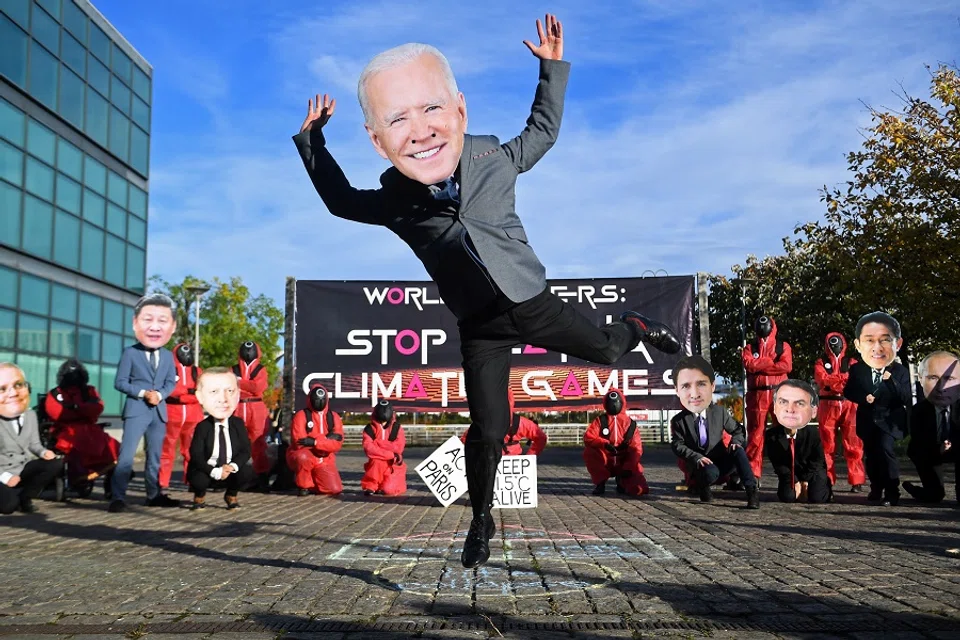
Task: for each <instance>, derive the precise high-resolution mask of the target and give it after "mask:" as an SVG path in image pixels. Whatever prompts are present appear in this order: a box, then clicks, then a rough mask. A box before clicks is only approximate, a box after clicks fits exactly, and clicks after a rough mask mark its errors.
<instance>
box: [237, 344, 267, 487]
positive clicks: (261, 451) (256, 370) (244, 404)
mask: <svg viewBox="0 0 960 640" xmlns="http://www.w3.org/2000/svg"><path fill="white" fill-rule="evenodd" d="M238 356H239V358H238V361H237V364H235V365H234V366H233V372H234V373H235V374H236V375H237V385H238V386H239V387H240V404H238V405H237V410H236V411H234V412H233V415H235V416H237V417H238V418H240V419H241V420H243V424H244V425H245V426H246V427H247V437H248V438H250V455H251V457H252V458H253V472H254V473H256V474H258V475H259V474H266V473H269V472H270V466H271V465H270V459H269V458H268V457H267V405H265V404H264V403H263V392H264V391H266V390H267V370H266V368H264V366H263V365H262V364H261V363H260V356H261V352H260V345H258V344H257V343H256V342H250V341H247V342H244V343H243V344H242V345H240V351H239V354H238Z"/></svg>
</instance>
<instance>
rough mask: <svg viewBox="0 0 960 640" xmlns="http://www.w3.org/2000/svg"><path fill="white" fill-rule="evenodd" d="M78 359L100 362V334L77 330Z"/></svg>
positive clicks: (89, 330) (81, 328)
mask: <svg viewBox="0 0 960 640" xmlns="http://www.w3.org/2000/svg"><path fill="white" fill-rule="evenodd" d="M77 359H79V360H83V361H86V362H89V361H93V362H99V361H100V332H99V331H94V330H93V329H86V328H84V327H80V328H79V329H78V330H77ZM111 386H112V385H111Z"/></svg>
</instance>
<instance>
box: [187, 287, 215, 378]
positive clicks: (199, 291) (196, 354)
mask: <svg viewBox="0 0 960 640" xmlns="http://www.w3.org/2000/svg"><path fill="white" fill-rule="evenodd" d="M186 290H187V292H188V293H190V294H191V295H194V296H196V297H197V309H196V311H195V312H194V317H193V324H194V326H195V328H196V329H195V330H196V333H195V334H194V339H193V361H194V363H195V366H198V367H199V366H200V298H201V297H203V294H205V293H206V292H207V291H210V285H208V284H207V283H205V282H198V283H197V284H192V285H189V286H187V287H186Z"/></svg>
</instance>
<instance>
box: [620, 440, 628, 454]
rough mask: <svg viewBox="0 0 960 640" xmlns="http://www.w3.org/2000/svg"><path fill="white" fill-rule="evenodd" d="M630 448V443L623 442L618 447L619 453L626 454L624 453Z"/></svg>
mask: <svg viewBox="0 0 960 640" xmlns="http://www.w3.org/2000/svg"><path fill="white" fill-rule="evenodd" d="M629 448H630V443H629V442H621V443H620V444H619V445H618V446H617V453H624V452H625V451H626V450H627V449H629Z"/></svg>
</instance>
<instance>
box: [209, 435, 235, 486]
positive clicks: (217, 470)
mask: <svg viewBox="0 0 960 640" xmlns="http://www.w3.org/2000/svg"><path fill="white" fill-rule="evenodd" d="M221 427H222V428H223V437H224V440H226V442H227V455H226V456H225V457H226V460H227V464H228V465H230V468H231V469H233V472H234V473H237V472H238V471H240V467H238V466H237V465H236V463H234V462H232V461H231V459H232V458H233V445H232V443H231V442H230V426H229V425H228V424H227V423H226V422H217V423H215V424H214V425H213V451H212V452H211V454H210V459H209V460H207V464H209V465H210V466H211V467H213V469H212V470H211V471H210V477H211V478H213V479H214V480H220V479H222V478H223V467H218V466H217V459H218V458H219V457H220V428H221Z"/></svg>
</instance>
